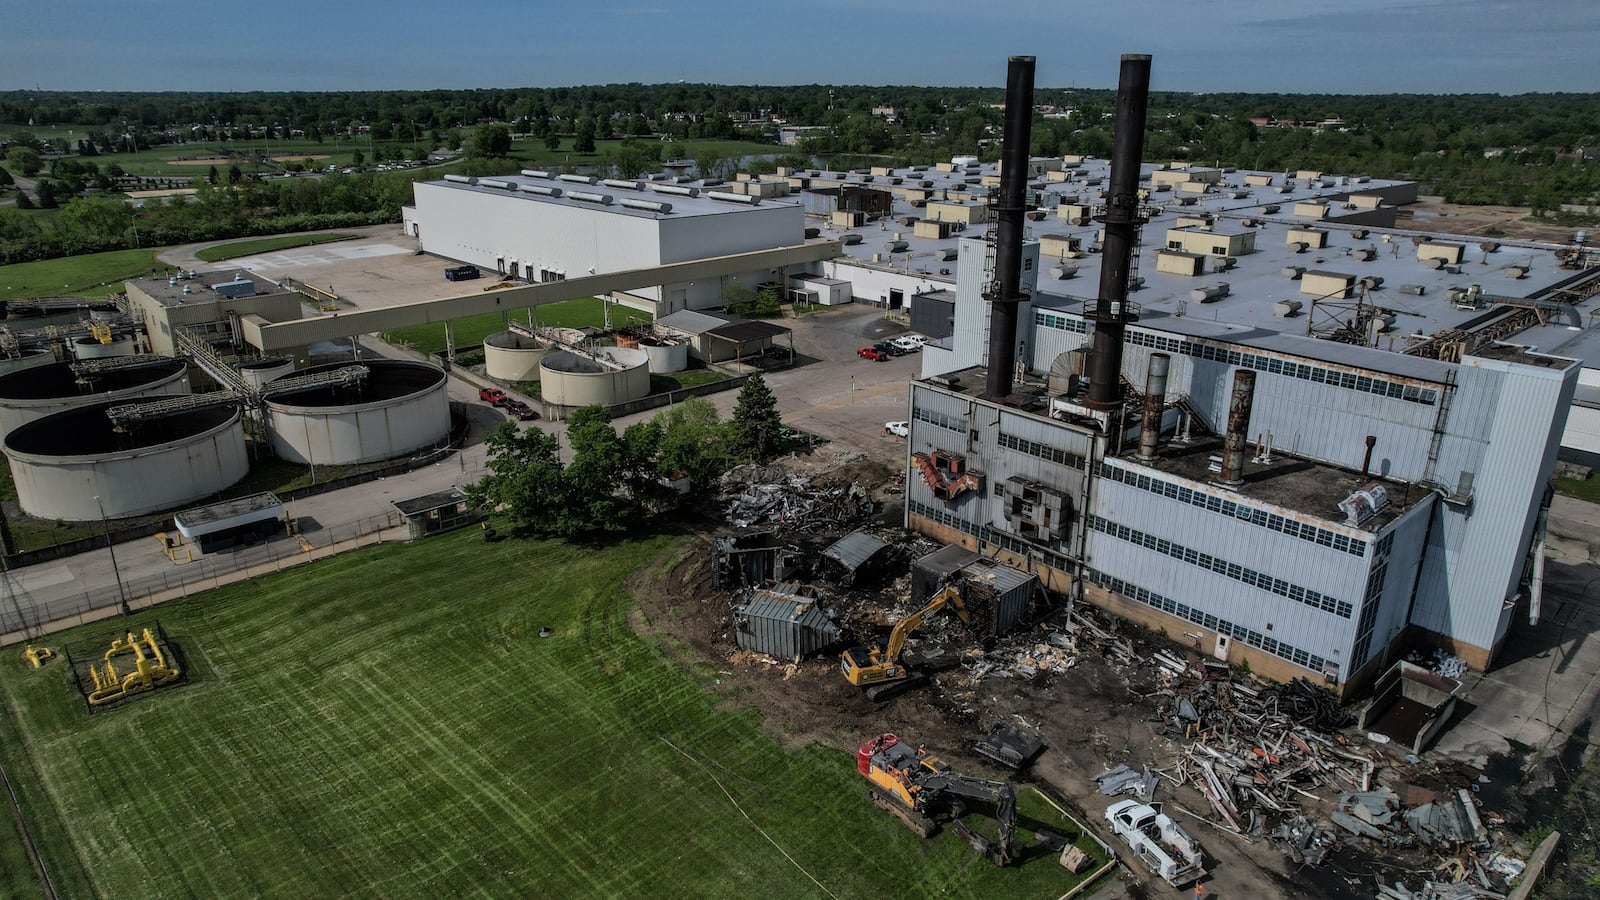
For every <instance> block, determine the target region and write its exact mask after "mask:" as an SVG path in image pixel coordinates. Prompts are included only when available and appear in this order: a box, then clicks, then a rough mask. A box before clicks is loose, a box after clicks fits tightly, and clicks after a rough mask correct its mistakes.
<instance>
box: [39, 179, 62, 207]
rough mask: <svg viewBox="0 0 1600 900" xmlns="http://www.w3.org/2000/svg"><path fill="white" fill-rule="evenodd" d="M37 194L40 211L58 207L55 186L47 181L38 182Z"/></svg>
mask: <svg viewBox="0 0 1600 900" xmlns="http://www.w3.org/2000/svg"><path fill="white" fill-rule="evenodd" d="M38 193H39V208H40V209H55V208H56V207H57V206H58V205H59V204H58V203H56V186H55V185H54V184H52V183H51V182H50V181H49V179H44V180H41V181H40V182H39V191H38Z"/></svg>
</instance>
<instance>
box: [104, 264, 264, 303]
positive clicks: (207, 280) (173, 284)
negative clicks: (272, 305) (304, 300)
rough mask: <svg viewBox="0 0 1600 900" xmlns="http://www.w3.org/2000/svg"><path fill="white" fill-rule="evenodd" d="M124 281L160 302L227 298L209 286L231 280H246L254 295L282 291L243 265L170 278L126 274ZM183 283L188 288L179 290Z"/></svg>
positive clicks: (195, 301)
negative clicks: (241, 266) (130, 276)
mask: <svg viewBox="0 0 1600 900" xmlns="http://www.w3.org/2000/svg"><path fill="white" fill-rule="evenodd" d="M128 281H129V283H130V284H133V285H135V286H137V287H138V288H139V290H141V291H143V292H145V293H146V294H148V295H149V296H150V299H152V300H154V301H156V302H157V303H160V304H161V305H162V306H182V305H183V304H185V303H209V302H212V301H215V300H227V299H229V298H227V297H225V296H223V295H222V294H219V293H217V292H216V291H215V290H214V289H213V288H214V287H215V286H216V285H219V284H227V283H228V282H234V281H248V282H251V283H252V284H254V285H255V288H256V292H255V296H257V297H259V296H261V295H263V294H282V293H286V291H284V289H283V288H280V287H278V286H277V285H276V284H273V283H272V282H271V281H268V280H267V279H265V278H262V277H261V276H259V275H256V274H254V273H252V272H248V271H245V270H244V269H213V270H211V271H208V272H199V273H197V274H195V275H193V276H187V275H186V276H185V277H183V278H179V279H174V278H173V277H172V276H161V277H155V278H130V279H128ZM185 287H187V288H188V289H189V291H190V292H189V293H187V294H185V293H184V292H183V289H184V288H185Z"/></svg>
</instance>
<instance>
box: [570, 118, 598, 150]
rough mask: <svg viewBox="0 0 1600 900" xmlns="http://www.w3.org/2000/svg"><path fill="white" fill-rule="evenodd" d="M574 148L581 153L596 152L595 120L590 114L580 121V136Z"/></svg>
mask: <svg viewBox="0 0 1600 900" xmlns="http://www.w3.org/2000/svg"><path fill="white" fill-rule="evenodd" d="M572 149H574V150H576V151H578V152H579V153H593V152H594V120H593V119H591V118H589V117H588V116H584V117H583V118H582V119H581V120H579V121H578V138H577V141H576V142H575V143H574V144H573V147H572Z"/></svg>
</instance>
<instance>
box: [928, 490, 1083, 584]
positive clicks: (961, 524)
mask: <svg viewBox="0 0 1600 900" xmlns="http://www.w3.org/2000/svg"><path fill="white" fill-rule="evenodd" d="M906 508H907V509H908V510H909V511H910V512H911V514H912V515H914V516H922V517H923V518H925V519H931V520H933V521H935V522H937V523H939V524H940V525H943V526H945V527H946V528H954V529H955V530H957V531H959V532H961V533H962V534H970V535H972V536H973V537H975V538H977V539H978V540H980V541H982V542H984V543H985V544H990V545H992V546H995V547H999V548H1000V549H1002V550H1006V551H1008V552H1010V553H1015V554H1017V555H1018V556H1031V557H1033V558H1035V559H1038V560H1039V561H1041V562H1043V563H1044V564H1045V565H1047V566H1049V567H1050V568H1052V569H1055V570H1056V571H1057V572H1069V573H1070V572H1071V571H1072V561H1071V560H1069V559H1067V557H1065V556H1063V555H1062V554H1060V553H1056V552H1054V551H1052V550H1046V549H1044V548H1043V547H1040V546H1038V545H1036V544H1030V543H1028V542H1027V541H1024V540H1023V539H1021V538H1019V537H1017V536H1015V535H1011V534H1006V533H1005V532H1003V531H996V530H994V529H993V528H990V527H988V526H986V525H974V524H973V523H971V522H968V521H967V520H966V519H963V518H960V517H958V516H956V515H954V514H953V513H951V512H950V511H949V510H947V509H941V508H940V507H937V506H929V505H928V504H926V503H922V502H920V501H917V500H908V501H906Z"/></svg>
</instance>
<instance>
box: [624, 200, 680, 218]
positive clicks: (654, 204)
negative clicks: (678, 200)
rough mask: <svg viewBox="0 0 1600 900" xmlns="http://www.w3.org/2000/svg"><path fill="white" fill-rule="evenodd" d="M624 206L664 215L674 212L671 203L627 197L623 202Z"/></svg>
mask: <svg viewBox="0 0 1600 900" xmlns="http://www.w3.org/2000/svg"><path fill="white" fill-rule="evenodd" d="M622 205H623V206H626V207H627V208H629V209H642V210H645V211H647V212H657V213H663V214H665V213H670V212H672V204H671V203H662V202H661V201H659V200H634V199H631V198H626V197H625V198H623V200H622Z"/></svg>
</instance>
